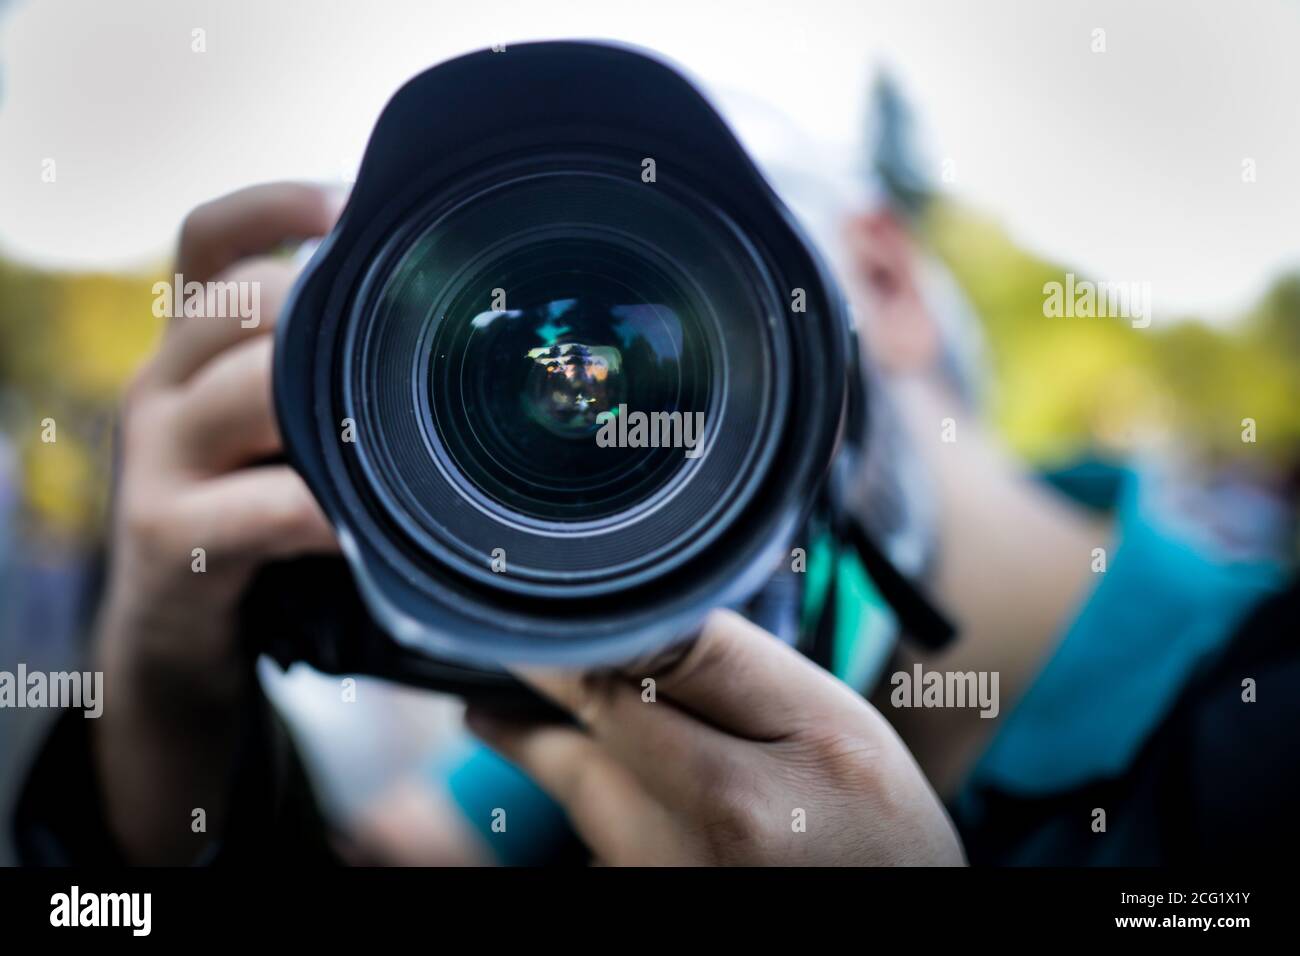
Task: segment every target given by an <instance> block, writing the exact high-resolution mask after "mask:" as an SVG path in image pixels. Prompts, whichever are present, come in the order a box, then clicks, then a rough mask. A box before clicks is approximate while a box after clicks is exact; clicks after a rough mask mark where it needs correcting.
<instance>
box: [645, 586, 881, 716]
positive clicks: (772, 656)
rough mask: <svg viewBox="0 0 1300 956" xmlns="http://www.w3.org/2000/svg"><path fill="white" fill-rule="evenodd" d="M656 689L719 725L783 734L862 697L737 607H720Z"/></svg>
mask: <svg viewBox="0 0 1300 956" xmlns="http://www.w3.org/2000/svg"><path fill="white" fill-rule="evenodd" d="M653 676H655V683H656V687H657V690H658V693H660V694H662V695H663V696H664V697H666V698H668V699H670V700H671V701H672V702H673V703H675V704H676V705H677V706H679V707H681V708H682V709H683V710H687V711H690V712H691V713H693V714H695V715H696V716H697V717H700V718H702V719H704V720H707V721H709V722H710V723H712V724H714V725H715V726H717V727H719V728H721V729H722V730H725V731H728V732H730V733H732V734H735V735H737V736H740V737H747V738H749V739H751V740H778V739H782V738H785V737H789V736H791V735H793V734H797V733H800V732H802V731H804V730H807V729H809V728H813V727H816V726H819V725H825V723H826V722H827V720H828V719H838V718H839V716H840V715H842V714H844V713H846V712H851V711H860V710H861V709H862V706H863V701H862V699H861V698H860V697H859V696H858V695H857V694H855V693H854V692H853V691H852V690H850V689H849V688H848V687H847V686H846V685H845V684H843V683H842V682H841V681H839V680H837V679H836V678H834V677H832V676H831V675H830V674H828V673H827V672H826V671H824V670H822V669H821V668H820V667H818V666H817V665H816V664H814V663H812V661H810V660H808V659H807V658H806V657H804V656H803V655H802V654H800V653H799V652H798V651H796V650H794V649H793V648H791V647H789V646H787V645H786V644H783V643H782V642H781V641H779V640H777V638H775V637H773V636H772V635H771V634H769V633H767V632H766V631H764V630H763V629H762V628H760V627H758V626H757V625H755V624H751V623H750V622H749V621H747V620H745V619H744V618H743V617H741V616H740V615H739V614H736V613H734V612H732V611H723V610H717V611H714V612H712V613H711V614H710V615H709V617H708V618H707V619H706V620H705V622H704V627H703V628H702V629H701V631H700V636H699V638H698V639H697V640H696V641H695V643H694V644H693V645H692V646H691V648H690V650H689V651H687V652H686V654H685V655H684V656H682V657H681V658H680V659H679V660H678V661H677V662H676V663H674V664H673V665H672V666H671V667H670V668H669V669H668V670H667V671H665V672H664V673H662V674H659V675H653Z"/></svg>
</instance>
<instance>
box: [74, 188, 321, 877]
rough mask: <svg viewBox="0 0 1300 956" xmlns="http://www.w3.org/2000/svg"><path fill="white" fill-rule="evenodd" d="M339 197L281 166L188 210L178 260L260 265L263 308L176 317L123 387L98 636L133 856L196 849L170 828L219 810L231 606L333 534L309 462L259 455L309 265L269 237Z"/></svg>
mask: <svg viewBox="0 0 1300 956" xmlns="http://www.w3.org/2000/svg"><path fill="white" fill-rule="evenodd" d="M336 212H337V202H336V201H335V200H334V199H333V198H332V197H331V196H330V194H329V193H328V192H326V191H325V190H322V189H318V188H314V187H310V186H304V185H293V184H276V185H267V186H257V187H253V188H251V189H246V190H243V191H241V192H238V193H235V194H233V195H230V196H227V197H225V198H224V199H219V200H217V201H215V202H212V203H209V204H207V205H204V206H201V207H199V208H198V209H196V210H195V211H194V212H193V213H191V214H190V216H189V217H188V219H187V220H186V222H185V225H184V227H183V228H182V231H181V239H180V249H179V253H178V256H177V264H176V272H178V273H180V275H181V276H182V278H183V281H184V282H185V283H187V284H188V283H191V282H200V283H206V282H209V281H214V282H222V283H226V282H235V283H256V284H257V286H258V289H259V295H260V315H259V316H258V321H257V322H255V323H254V322H251V321H248V320H247V319H241V317H240V316H239V315H234V316H231V317H228V318H219V317H214V316H202V317H199V316H192V317H183V316H182V317H174V318H172V319H171V320H170V323H169V325H168V327H167V329H166V331H165V333H164V336H163V340H162V344H161V346H160V348H159V350H158V352H157V354H156V355H155V356H154V357H153V358H152V359H151V360H150V361H149V362H148V364H147V365H146V366H145V367H144V368H143V370H142V371H141V372H140V373H139V374H138V376H137V377H136V378H135V380H134V381H133V383H132V384H131V385H130V387H129V389H128V392H127V395H126V399H125V403H124V407H123V410H122V419H121V432H120V446H119V451H120V455H121V458H120V473H119V476H118V483H117V487H116V491H115V496H114V503H113V522H112V528H111V545H110V555H109V580H108V585H107V589H106V596H105V601H104V604H103V606H102V608H101V612H100V618H99V622H98V629H97V638H96V641H97V646H96V651H97V654H98V657H99V661H100V666H102V668H103V670H104V671H105V681H106V686H107V694H106V696H107V700H108V704H107V705H106V707H105V711H104V716H103V718H102V719H101V721H100V723H101V724H102V726H100V727H97V728H96V747H97V754H98V758H99V764H100V773H101V776H102V777H103V778H104V780H105V786H106V796H107V801H108V806H109V810H110V818H111V822H112V823H113V825H114V829H115V831H116V834H117V836H118V838H119V840H120V841H121V842H122V843H123V844H124V845H125V847H126V849H127V851H128V853H131V854H132V855H134V856H136V857H137V858H141V859H158V858H164V859H166V858H173V857H179V858H181V859H184V858H186V857H187V856H188V855H189V853H188V850H186V849H185V847H186V846H187V845H188V844H186V842H185V840H183V839H181V837H180V836H179V835H173V837H172V838H167V837H164V836H161V835H160V833H159V832H158V830H157V828H158V827H160V826H164V825H165V826H168V827H174V828H176V831H175V834H186V835H188V831H189V826H188V822H189V813H190V810H189V808H191V807H197V806H203V807H204V808H205V809H206V810H207V812H208V816H209V818H211V817H212V816H213V815H214V811H218V810H219V807H217V806H215V805H214V804H217V803H219V802H220V798H219V797H218V796H215V795H214V794H216V793H218V792H219V791H220V787H221V785H222V784H223V783H224V780H225V776H226V774H227V772H228V769H229V768H228V763H229V762H228V759H226V758H227V757H228V754H229V752H230V751H231V748H232V746H233V739H234V725H235V720H234V715H232V713H231V711H232V709H234V708H235V705H236V704H237V702H238V701H239V700H241V699H242V697H241V695H242V693H243V692H244V691H245V690H246V688H247V685H248V683H249V681H250V680H251V674H250V673H249V672H248V668H247V667H246V666H245V664H244V662H243V661H241V658H240V654H239V651H238V648H237V647H236V641H235V624H236V621H235V617H236V609H237V604H238V599H239V597H240V594H241V592H242V591H243V589H244V587H245V585H246V584H247V583H248V581H249V580H250V578H251V576H252V575H253V573H254V571H256V569H257V568H258V566H259V565H261V564H263V563H264V562H266V561H268V560H270V559H273V558H280V557H288V556H292V555H296V554H301V553H307V552H321V551H328V550H332V549H335V548H336V547H337V545H336V542H335V538H334V534H333V532H332V530H331V529H330V527H329V525H328V523H327V522H326V521H325V518H324V516H323V515H322V514H321V513H320V511H319V509H318V507H317V505H316V503H315V501H314V500H313V498H312V496H311V494H310V492H309V491H308V490H307V488H306V486H305V485H304V484H303V482H302V479H301V478H299V477H298V475H297V474H296V473H294V472H293V470H292V469H290V468H289V467H288V466H287V465H265V464H258V462H262V461H265V460H266V459H267V458H269V457H271V456H274V455H275V454H276V453H277V452H278V451H279V450H280V436H279V433H278V430H277V427H276V421H275V415H274V412H273V409H272V403H271V346H272V339H273V337H272V336H271V335H270V334H269V333H270V332H271V330H272V328H273V327H274V325H275V321H276V319H277V317H278V314H279V312H280V308H281V306H282V305H283V303H284V300H285V297H286V295H287V293H288V291H289V288H290V286H291V284H292V282H293V279H294V277H295V273H296V269H295V267H294V266H293V264H292V263H291V262H290V261H289V260H288V259H287V258H285V257H283V256H279V257H276V256H272V255H270V254H271V253H272V252H274V251H275V250H276V249H277V247H280V246H282V245H283V244H284V243H285V242H286V241H289V240H294V239H303V238H307V237H312V236H320V235H324V234H325V233H326V232H327V231H328V230H329V229H330V227H331V226H332V224H333V221H334V218H335V215H336ZM142 305H144V304H143V303H142ZM145 307H147V306H145ZM196 549H202V550H201V551H198V550H196ZM204 794H206V796H205V795H204ZM173 798H175V799H173ZM200 798H202V799H204V800H205V801H206V802H204V803H198V802H194V801H197V800H199V799H200ZM173 804H176V806H174V807H173V806H172V805H173ZM182 809H183V811H184V812H183V815H182V816H181V817H180V818H178V819H174V820H171V819H168V820H159V819H158V818H157V815H158V813H159V812H162V813H164V814H170V813H172V812H173V810H176V811H179V810H182ZM210 825H211V824H210ZM178 840H179V841H180V843H179V844H178V842H177V841H178ZM173 850H175V851H176V852H175V853H172V852H171V851H173Z"/></svg>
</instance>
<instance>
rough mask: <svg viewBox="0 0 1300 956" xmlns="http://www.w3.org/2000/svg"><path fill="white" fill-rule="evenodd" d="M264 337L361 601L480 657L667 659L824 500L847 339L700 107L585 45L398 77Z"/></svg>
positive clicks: (652, 66) (395, 628) (624, 57)
mask: <svg viewBox="0 0 1300 956" xmlns="http://www.w3.org/2000/svg"><path fill="white" fill-rule="evenodd" d="M651 172H653V175H651V174H650V173H651ZM276 334H277V345H276V359H275V362H276V366H275V369H276V370H275V382H276V388H275V390H276V410H277V414H278V416H279V419H280V421H281V424H282V429H283V434H284V437H285V447H286V451H287V453H288V456H289V458H290V459H291V461H292V462H293V463H294V464H295V465H296V466H297V467H298V468H299V470H300V471H301V472H302V473H303V475H304V477H305V478H306V480H307V483H308V485H309V486H310V487H311V489H312V491H313V493H315V495H316V496H317V498H318V499H319V500H320V501H321V504H322V507H323V509H324V510H325V512H326V514H327V515H328V516H329V518H330V520H331V522H332V523H333V524H334V526H335V527H336V528H337V529H338V530H339V537H340V541H341V544H342V549H343V553H344V556H345V558H346V560H347V562H348V565H349V567H350V569H351V571H352V573H353V575H354V577H355V580H356V583H357V585H358V590H359V592H360V594H361V596H362V599H363V600H364V602H365V605H366V609H367V611H368V612H369V613H370V614H371V615H372V616H373V617H374V619H375V621H376V622H377V623H378V624H379V625H380V627H381V628H382V630H383V632H384V633H385V634H386V635H388V636H390V637H391V638H392V639H393V641H394V642H395V643H396V644H398V645H400V646H401V647H402V648H404V649H406V650H410V651H414V652H416V653H418V654H419V655H421V656H422V657H427V658H428V659H429V660H431V661H444V660H445V661H453V662H457V663H458V664H464V665H468V666H470V667H474V668H482V669H484V671H485V672H486V671H491V672H493V673H496V671H497V669H498V668H499V666H500V665H501V664H502V663H503V662H508V661H523V660H532V661H538V662H540V661H549V662H552V663H556V664H559V663H561V662H564V663H568V664H581V665H583V666H587V665H591V664H594V663H597V662H612V661H616V660H630V659H633V658H635V657H637V656H640V655H642V654H647V653H654V652H656V651H658V650H660V649H661V648H663V647H664V646H665V645H666V644H667V643H669V642H671V641H674V640H678V639H681V638H682V637H683V636H684V635H686V634H688V633H689V632H690V630H691V629H692V628H694V627H695V626H696V625H698V623H699V621H700V620H701V617H702V614H703V612H704V611H705V610H706V609H707V608H710V607H717V606H726V605H735V604H737V603H739V602H741V601H743V600H745V599H746V598H748V597H749V596H751V595H752V594H754V593H755V591H756V590H757V589H758V588H759V587H760V586H761V585H762V583H763V582H764V581H766V580H767V579H769V578H770V576H771V573H772V570H773V568H774V567H776V566H777V565H778V564H779V563H780V562H781V561H782V559H783V558H784V556H785V555H786V554H788V549H789V548H790V546H791V543H792V542H793V541H794V540H795V538H796V535H797V534H798V529H799V528H800V527H801V526H802V524H803V522H804V521H805V520H806V518H807V516H808V514H809V513H810V511H811V510H812V509H813V508H815V507H818V506H819V504H820V498H821V496H822V495H823V493H824V490H825V487H826V486H825V480H826V476H827V474H828V470H829V464H830V462H831V461H832V459H833V456H834V455H835V453H836V447H837V445H838V444H839V442H840V441H841V439H842V436H843V429H844V425H845V421H846V408H848V407H849V402H850V398H851V396H850V395H849V391H848V385H849V382H850V373H851V371H852V369H853V368H854V363H855V361H856V357H855V352H854V349H853V341H852V336H851V326H850V324H849V322H848V317H847V315H846V313H845V312H844V309H843V303H842V301H841V300H840V298H839V296H838V295H836V293H835V290H834V286H833V283H831V282H830V281H829V276H828V274H827V273H826V271H825V269H824V267H823V266H822V264H821V263H820V261H819V260H818V259H817V257H816V255H815V254H814V253H813V251H812V249H811V248H810V247H809V246H808V244H807V243H806V241H805V240H804V238H803V237H802V235H801V234H800V232H799V230H798V228H797V226H796V224H795V222H794V220H793V219H792V217H791V216H790V214H789V211H788V210H786V209H785V208H784V207H783V206H782V205H781V203H780V202H779V201H778V200H777V198H776V197H775V195H774V194H773V193H772V191H771V189H770V187H769V185H768V184H767V183H766V182H765V181H764V180H763V178H762V176H761V174H760V173H759V172H758V170H757V169H756V168H755V167H754V166H753V164H752V163H751V162H750V160H749V159H748V157H746V155H745V153H744V150H743V148H742V147H741V146H740V144H739V142H738V141H737V140H736V139H735V137H734V136H733V135H732V134H731V133H730V131H729V130H728V129H727V128H726V126H725V124H724V123H723V122H722V120H721V118H720V117H719V116H718V114H717V112H716V111H715V110H713V108H712V107H711V106H710V105H709V103H708V102H707V100H706V99H704V97H702V96H701V95H700V94H699V92H698V91H697V90H695V89H694V88H693V87H692V86H691V84H690V82H689V81H688V80H686V79H685V78H684V77H682V76H681V75H680V74H679V73H677V72H676V71H674V70H673V69H672V68H671V66H669V65H668V64H665V63H663V62H662V61H659V60H657V59H656V58H654V57H652V56H648V55H645V54H643V53H639V52H637V51H634V50H630V49H627V48H623V47H620V46H612V45H605V44H595V43H537V44H524V45H521V46H519V47H518V48H517V49H515V48H512V50H511V53H510V55H509V56H505V57H502V56H496V55H493V54H490V53H476V54H470V55H468V56H466V57H461V58H458V59H456V60H454V61H451V62H449V63H446V64H442V65H441V66H438V67H435V68H433V69H432V70H429V71H427V72H426V73H424V74H421V75H420V76H418V77H416V78H415V79H413V80H412V81H410V82H409V83H408V84H407V85H406V86H405V87H403V89H402V90H401V91H399V92H398V93H397V94H396V95H395V96H394V97H393V99H392V101H391V102H390V103H389V105H388V106H387V107H385V110H384V114H383V116H382V117H381V119H380V121H379V123H378V125H377V126H376V129H375V134H374V135H373V136H372V138H371V141H370V144H369V146H368V147H367V150H366V157H365V159H364V161H363V162H362V166H361V173H360V175H359V176H358V179H357V184H356V187H355V188H354V190H353V192H352V195H351V198H350V200H349V202H348V206H347V208H346V210H345V211H344V213H343V215H342V217H341V218H340V220H339V223H338V225H337V226H336V228H335V229H334V231H333V232H332V233H331V235H330V236H329V237H327V239H326V240H325V242H324V243H323V244H322V245H321V248H320V250H319V252H318V253H317V254H316V256H315V257H314V258H313V259H312V261H311V263H309V264H308V266H307V268H306V269H305V270H304V273H303V276H302V278H301V279H300V280H299V282H298V283H297V285H296V286H295V290H294V294H293V295H292V296H291V300H290V302H289V303H288V305H287V306H286V319H285V320H282V321H281V323H280V325H279V327H278V329H277V333H276ZM344 650H347V651H349V652H356V653H369V652H370V651H371V650H373V648H371V647H370V646H369V645H366V644H365V643H364V642H361V643H359V644H358V645H357V646H355V647H349V648H345V649H344ZM498 676H499V675H498Z"/></svg>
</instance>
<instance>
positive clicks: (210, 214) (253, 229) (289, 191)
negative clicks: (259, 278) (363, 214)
mask: <svg viewBox="0 0 1300 956" xmlns="http://www.w3.org/2000/svg"><path fill="white" fill-rule="evenodd" d="M338 212H339V200H338V198H337V196H336V194H335V193H334V192H333V191H331V190H329V189H325V188H323V187H320V186H312V185H308V184H307V183H264V184H262V185H258V186H250V187H249V188H247V189H241V190H239V191H238V192H234V193H231V194H230V195H228V196H223V197H221V198H220V199H215V200H213V201H212V202H208V203H204V204H203V205H201V206H199V207H198V208H196V209H195V210H194V211H193V212H191V213H190V214H189V216H187V217H186V219H185V223H184V225H182V227H181V238H180V248H179V250H178V252H177V255H176V269H177V271H178V272H180V273H181V275H183V276H184V277H185V281H186V282H206V281H207V280H208V279H210V278H212V277H213V276H215V275H216V274H217V273H218V272H221V271H222V270H224V269H226V268H228V267H229V266H230V265H232V264H233V263H235V262H236V261H238V260H239V259H243V258H245V257H247V256H253V255H259V254H262V253H266V252H270V251H271V250H273V249H275V248H276V247H277V246H280V245H282V244H284V243H285V242H289V241H291V240H294V239H307V238H311V237H313V236H323V235H325V234H326V233H327V232H329V231H330V229H331V228H333V226H334V220H335V219H337V218H338Z"/></svg>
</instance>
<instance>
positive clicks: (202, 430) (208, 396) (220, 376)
mask: <svg viewBox="0 0 1300 956" xmlns="http://www.w3.org/2000/svg"><path fill="white" fill-rule="evenodd" d="M272 345H273V343H272V340H271V339H270V338H269V337H267V336H261V337H260V338H257V339H253V340H252V341H250V342H244V343H242V344H240V345H237V346H235V347H234V348H231V349H228V350H227V351H225V352H223V353H222V354H221V355H218V356H217V357H216V358H215V359H213V360H212V361H211V362H209V363H208V364H207V365H206V366H204V367H203V368H202V369H200V370H199V372H198V373H197V374H196V375H195V376H194V378H193V380H192V381H191V382H190V383H189V384H188V385H187V386H185V388H184V391H183V392H182V393H181V395H180V396H179V397H178V399H177V403H176V417H175V419H174V424H173V427H172V430H171V431H172V434H174V435H175V436H176V448H175V449H174V454H175V456H176V460H175V464H176V465H177V466H179V467H182V468H187V469H197V470H199V471H202V472H207V473H219V472H224V471H228V470H230V469H231V468H234V467H237V466H239V465H247V464H249V463H252V462H256V461H258V460H261V459H265V458H267V457H269V456H271V455H273V454H275V453H276V452H278V451H279V450H280V430H279V427H278V425H277V423H276V418H275V411H274V409H273V401H272V396H271V357H272Z"/></svg>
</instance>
